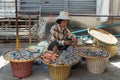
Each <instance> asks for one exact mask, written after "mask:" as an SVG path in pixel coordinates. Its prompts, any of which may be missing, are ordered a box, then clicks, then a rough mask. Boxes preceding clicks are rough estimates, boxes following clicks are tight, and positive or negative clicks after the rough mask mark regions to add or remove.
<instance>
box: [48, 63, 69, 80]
mask: <svg viewBox="0 0 120 80" xmlns="http://www.w3.org/2000/svg"><path fill="white" fill-rule="evenodd" d="M48 69H49V74H50V77H51V78H52V79H54V80H66V79H67V78H68V76H69V74H70V71H71V66H69V65H48Z"/></svg>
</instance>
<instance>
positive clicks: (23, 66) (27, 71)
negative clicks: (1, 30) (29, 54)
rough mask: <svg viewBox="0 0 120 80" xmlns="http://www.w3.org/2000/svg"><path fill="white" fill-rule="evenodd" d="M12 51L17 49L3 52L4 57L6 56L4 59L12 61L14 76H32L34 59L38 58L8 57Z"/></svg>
mask: <svg viewBox="0 0 120 80" xmlns="http://www.w3.org/2000/svg"><path fill="white" fill-rule="evenodd" d="M10 51H15V50H9V51H6V52H5V53H4V54H3V57H4V59H6V60H8V61H10V64H11V69H12V72H13V75H14V77H17V78H24V77H28V76H30V75H31V74H32V64H33V61H34V60H35V59H36V58H31V59H29V60H14V59H10V58H8V57H6V54H8V53H9V52H10Z"/></svg>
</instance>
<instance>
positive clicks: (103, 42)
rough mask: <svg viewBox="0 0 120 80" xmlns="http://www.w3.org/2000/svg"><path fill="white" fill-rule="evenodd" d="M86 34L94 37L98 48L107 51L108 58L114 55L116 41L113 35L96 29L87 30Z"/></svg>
mask: <svg viewBox="0 0 120 80" xmlns="http://www.w3.org/2000/svg"><path fill="white" fill-rule="evenodd" d="M93 32H94V33H93ZM88 33H89V34H90V35H91V36H92V37H94V39H95V40H96V43H97V45H98V46H100V47H101V48H103V49H104V50H106V51H108V53H109V54H110V58H112V57H114V56H115V55H116V49H117V42H118V40H117V38H116V37H115V36H114V35H112V34H111V33H109V32H107V31H105V30H102V29H98V28H89V29H88Z"/></svg>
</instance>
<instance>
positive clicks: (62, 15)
mask: <svg viewBox="0 0 120 80" xmlns="http://www.w3.org/2000/svg"><path fill="white" fill-rule="evenodd" d="M57 19H65V20H69V19H70V17H69V13H68V12H67V11H61V12H60V14H59V16H58V17H57Z"/></svg>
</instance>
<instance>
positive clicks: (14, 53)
mask: <svg viewBox="0 0 120 80" xmlns="http://www.w3.org/2000/svg"><path fill="white" fill-rule="evenodd" d="M39 51H40V50H36V52H31V51H29V50H24V49H20V50H11V51H9V52H7V54H5V55H4V57H6V58H7V59H10V60H30V59H33V58H37V57H39V56H40V54H39Z"/></svg>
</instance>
